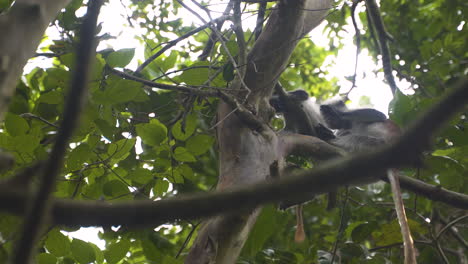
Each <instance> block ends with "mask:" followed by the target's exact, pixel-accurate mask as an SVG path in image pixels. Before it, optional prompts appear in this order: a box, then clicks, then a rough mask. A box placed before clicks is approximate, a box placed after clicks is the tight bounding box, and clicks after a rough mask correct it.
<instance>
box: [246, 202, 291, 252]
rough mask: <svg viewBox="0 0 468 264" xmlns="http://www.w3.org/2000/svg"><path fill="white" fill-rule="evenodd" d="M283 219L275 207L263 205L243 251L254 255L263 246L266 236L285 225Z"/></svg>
mask: <svg viewBox="0 0 468 264" xmlns="http://www.w3.org/2000/svg"><path fill="white" fill-rule="evenodd" d="M285 221H286V219H285V218H284V217H281V215H280V214H279V213H278V211H277V210H276V208H274V207H273V206H267V207H265V208H264V209H263V210H262V212H261V214H260V215H259V217H258V219H257V222H256V223H255V225H254V228H253V229H252V231H251V232H250V234H249V238H248V239H247V241H246V243H245V246H244V248H243V249H242V251H243V253H246V254H247V255H249V256H254V255H255V254H256V253H257V252H259V251H260V250H261V249H262V248H263V246H264V244H265V242H266V241H267V240H268V238H270V237H271V236H273V234H275V233H276V232H277V231H278V229H279V228H281V227H283V226H285V224H286V222H285Z"/></svg>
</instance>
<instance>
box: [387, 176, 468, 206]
mask: <svg viewBox="0 0 468 264" xmlns="http://www.w3.org/2000/svg"><path fill="white" fill-rule="evenodd" d="M399 178H400V185H401V187H402V188H404V189H407V190H410V191H412V192H414V193H416V194H419V195H421V196H424V197H426V198H427V199H429V200H432V201H439V202H443V203H446V204H449V205H451V206H454V207H457V208H463V209H468V195H466V194H463V193H457V192H453V191H450V190H447V189H444V188H442V187H441V186H436V185H431V184H428V183H425V182H423V181H420V180H417V179H413V178H411V177H407V176H404V175H400V176H399ZM383 180H385V181H387V179H383Z"/></svg>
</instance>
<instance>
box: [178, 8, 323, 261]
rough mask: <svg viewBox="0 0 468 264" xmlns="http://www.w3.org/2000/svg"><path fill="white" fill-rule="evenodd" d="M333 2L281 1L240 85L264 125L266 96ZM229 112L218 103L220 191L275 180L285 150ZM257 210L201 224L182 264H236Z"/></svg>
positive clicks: (270, 133) (272, 136)
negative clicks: (247, 89)
mask: <svg viewBox="0 0 468 264" xmlns="http://www.w3.org/2000/svg"><path fill="white" fill-rule="evenodd" d="M331 2H332V1H331V0H315V1H314V0H308V1H280V2H279V3H278V5H277V6H276V10H274V11H273V12H272V14H271V16H270V18H269V20H268V22H267V24H266V26H265V28H264V30H263V32H262V34H261V35H260V37H259V38H258V40H257V42H256V43H255V45H254V47H253V48H252V50H251V51H250V53H249V55H248V60H247V72H246V75H245V78H244V82H245V84H246V85H247V87H248V88H249V89H250V90H251V91H252V93H251V94H250V96H249V98H248V104H249V106H251V107H252V108H253V109H255V111H254V112H256V113H257V115H258V116H259V117H262V118H263V121H265V122H268V121H269V120H267V119H268V116H269V115H268V111H269V105H268V98H269V97H270V95H271V93H272V90H273V87H274V85H275V84H276V82H277V80H278V78H279V76H280V74H281V73H282V72H283V70H284V69H285V67H286V65H287V63H288V61H289V57H290V56H291V53H292V51H293V50H294V48H295V47H296V44H297V43H298V41H299V40H300V39H301V38H302V37H303V36H304V35H305V34H307V33H308V32H309V31H310V30H311V29H312V28H314V27H315V26H317V25H318V24H319V23H320V22H321V21H322V20H323V18H324V17H325V16H326V14H327V13H328V11H329V9H330V7H331ZM231 112H232V109H231V108H230V107H229V106H228V105H226V104H224V103H220V106H219V109H218V120H219V121H220V124H219V126H218V127H217V132H218V143H219V153H220V155H219V157H220V172H219V182H218V185H217V190H218V191H225V190H227V189H228V188H230V187H233V186H239V185H246V184H252V183H256V182H259V181H265V180H267V179H269V178H272V177H274V175H273V174H276V173H271V170H272V169H273V170H281V167H282V164H283V155H282V154H283V153H284V152H283V151H282V150H281V144H280V142H279V141H280V140H279V138H278V136H277V135H276V133H275V132H274V131H272V130H268V131H263V132H261V133H258V132H255V131H252V130H251V129H249V128H248V127H247V126H245V125H244V124H243V123H242V121H241V120H239V118H238V117H237V116H236V115H230V113H231ZM260 211H261V208H257V209H255V210H253V211H250V212H239V213H237V214H235V215H222V216H218V217H216V218H213V219H209V220H207V221H205V222H204V224H203V225H202V228H201V229H200V230H199V232H198V234H199V235H198V237H197V239H196V241H195V243H194V245H193V246H192V248H191V250H190V252H189V255H188V256H187V258H186V260H185V263H190V264H192V263H223V264H224V263H226V264H227V263H235V262H236V260H237V258H238V256H239V254H240V251H241V249H242V247H243V245H244V243H245V241H246V240H247V238H248V234H249V232H250V230H251V229H252V227H253V225H254V224H255V221H256V218H257V216H258V215H259V213H260Z"/></svg>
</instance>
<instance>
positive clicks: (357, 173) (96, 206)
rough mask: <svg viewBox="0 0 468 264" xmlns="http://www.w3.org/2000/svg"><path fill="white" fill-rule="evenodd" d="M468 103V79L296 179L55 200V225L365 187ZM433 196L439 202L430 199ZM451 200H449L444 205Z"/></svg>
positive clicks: (189, 212)
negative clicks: (402, 125)
mask: <svg viewBox="0 0 468 264" xmlns="http://www.w3.org/2000/svg"><path fill="white" fill-rule="evenodd" d="M467 101H468V79H465V80H464V81H463V82H462V83H461V84H459V85H458V87H457V89H455V90H454V91H453V92H452V93H451V94H449V95H448V96H446V97H445V98H444V99H443V100H442V101H441V102H439V103H438V104H436V105H435V106H434V107H433V108H431V109H429V111H427V112H426V113H425V114H424V115H423V116H422V117H421V118H419V119H418V120H417V122H416V123H415V125H414V126H413V127H412V128H411V129H410V130H408V131H406V132H405V133H404V134H403V135H402V137H401V138H400V139H399V140H398V141H397V142H395V144H394V145H391V146H388V147H385V148H382V149H378V150H375V151H372V152H370V153H367V154H362V155H356V156H354V157H352V158H351V157H347V158H344V159H342V160H332V161H331V162H329V163H326V164H324V166H321V167H319V168H317V169H313V170H307V171H303V172H300V173H298V174H296V175H292V176H291V177H283V179H280V180H278V181H274V182H267V183H265V182H262V183H259V184H254V185H249V186H247V187H243V188H233V189H230V190H223V193H219V192H214V193H208V194H202V195H193V196H190V197H189V196H187V197H180V198H170V199H166V200H161V201H157V202H151V201H139V202H132V203H117V204H110V203H105V202H77V201H67V200H55V201H54V203H53V220H54V222H55V223H57V224H61V225H80V226H99V225H101V226H111V225H130V226H135V225H137V226H145V225H146V226H154V225H156V224H158V223H164V222H168V221H174V220H177V219H193V218H200V217H208V216H214V215H219V214H223V213H228V212H236V211H239V210H242V209H253V208H255V207H257V206H258V205H260V204H265V203H270V202H279V201H280V200H283V199H287V198H295V197H298V196H300V195H304V194H306V193H308V194H314V193H315V194H319V193H325V192H329V191H332V190H334V189H335V188H336V187H339V186H342V185H346V184H353V183H356V182H359V181H360V179H364V178H368V177H369V175H375V174H378V172H381V171H382V170H385V168H391V167H398V166H403V165H407V164H408V159H407V158H405V157H407V155H402V153H411V156H414V155H415V154H417V153H418V151H421V150H422V149H424V147H425V146H426V145H425V144H424V143H425V142H427V141H429V138H430V135H431V134H432V132H434V131H435V129H437V128H439V127H440V126H441V124H442V123H444V122H446V121H448V120H449V117H450V115H453V114H454V113H455V112H456V111H457V109H459V108H460V107H462V106H464V105H465V104H466V102H467ZM422 132H424V133H422ZM411 156H408V157H411ZM413 181H414V180H413ZM406 182H408V181H407V179H406V178H405V177H401V183H402V186H405V185H404V183H406ZM416 186H418V185H413V187H414V188H415V189H416V188H417V187H416ZM418 190H419V189H418ZM427 197H428V198H433V196H429V195H427ZM26 198H27V197H26V196H25V195H23V194H22V193H17V192H16V193H15V192H13V191H12V190H9V189H8V186H5V188H0V209H2V210H3V211H8V212H11V213H16V214H22V213H23V212H24V208H25V200H26ZM451 201H452V200H450V199H449V200H444V201H443V202H451ZM459 201H460V203H457V204H451V205H452V206H457V207H460V208H465V209H466V208H468V200H466V199H465V200H463V199H460V200H459Z"/></svg>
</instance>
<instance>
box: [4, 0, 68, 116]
mask: <svg viewBox="0 0 468 264" xmlns="http://www.w3.org/2000/svg"><path fill="white" fill-rule="evenodd" d="M69 1H70V0H42V1H39V0H36V1H34V0H29V1H26V0H17V1H16V2H15V4H14V5H13V6H12V7H11V8H10V9H9V10H8V12H7V13H6V14H2V16H0V36H3V38H2V40H1V41H0V120H3V113H4V112H5V111H6V110H7V108H8V104H9V102H10V100H11V97H12V96H13V93H14V91H15V88H16V84H17V82H18V80H19V78H20V76H21V73H22V72H23V68H24V65H25V64H26V62H27V61H28V59H29V58H31V57H32V56H34V54H35V51H36V49H37V46H38V45H39V43H40V41H41V39H42V36H43V35H44V31H45V30H46V28H47V26H48V25H49V23H50V22H51V21H52V20H53V19H54V18H55V16H56V15H57V13H58V12H59V11H60V9H62V8H64V7H65V6H66V5H67V4H68V2H69ZM18 40H21V41H18Z"/></svg>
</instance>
